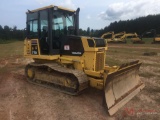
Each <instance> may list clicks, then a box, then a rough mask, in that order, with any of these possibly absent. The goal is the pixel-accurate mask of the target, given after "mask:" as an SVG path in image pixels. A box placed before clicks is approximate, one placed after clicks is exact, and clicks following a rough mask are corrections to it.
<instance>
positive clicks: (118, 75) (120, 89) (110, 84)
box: [104, 61, 145, 115]
mask: <svg viewBox="0 0 160 120" xmlns="http://www.w3.org/2000/svg"><path fill="white" fill-rule="evenodd" d="M140 66H141V63H139V61H135V62H131V63H128V64H123V65H121V66H120V67H119V69H118V70H117V71H116V72H113V73H109V74H108V76H107V79H106V83H105V88H104V90H105V99H106V103H107V107H108V112H109V114H110V115H113V114H114V113H116V112H117V111H118V109H120V108H121V107H122V106H123V105H125V104H126V103H127V102H128V101H129V100H131V99H132V98H133V97H134V96H135V95H136V94H138V92H139V91H140V90H141V89H143V88H144V86H145V85H144V84H143V83H142V82H141V81H140V77H139V75H138V72H139V67H140Z"/></svg>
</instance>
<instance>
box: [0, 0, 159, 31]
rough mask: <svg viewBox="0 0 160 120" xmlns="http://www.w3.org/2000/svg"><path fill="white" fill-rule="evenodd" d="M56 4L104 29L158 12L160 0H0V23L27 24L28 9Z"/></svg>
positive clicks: (82, 21)
mask: <svg viewBox="0 0 160 120" xmlns="http://www.w3.org/2000/svg"><path fill="white" fill-rule="evenodd" d="M48 5H57V6H62V7H66V8H70V9H74V10H76V9H77V8H78V7H79V8H80V28H82V29H83V30H87V28H88V27H90V29H103V28H104V27H106V26H108V25H109V24H110V23H111V22H114V21H119V20H130V19H135V18H137V17H141V16H147V15H153V14H160V0H1V4H0V16H1V17H0V25H2V26H4V25H8V26H9V27H13V26H17V28H18V29H24V28H25V26H26V12H27V9H29V10H33V9H37V8H40V7H44V6H48Z"/></svg>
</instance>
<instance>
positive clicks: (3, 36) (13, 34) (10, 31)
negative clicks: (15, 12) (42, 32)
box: [0, 25, 24, 40]
mask: <svg viewBox="0 0 160 120" xmlns="http://www.w3.org/2000/svg"><path fill="white" fill-rule="evenodd" d="M23 39H24V30H19V29H17V26H14V27H13V28H11V27H9V26H7V25H5V26H4V27H2V26H1V25H0V40H23Z"/></svg>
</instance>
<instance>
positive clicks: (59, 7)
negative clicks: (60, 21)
mask: <svg viewBox="0 0 160 120" xmlns="http://www.w3.org/2000/svg"><path fill="white" fill-rule="evenodd" d="M54 6H55V5H49V6H45V7H42V8H38V9H35V10H31V12H37V11H40V10H45V9H48V8H53V7H54ZM55 7H58V9H62V10H66V11H70V12H75V10H72V9H69V8H64V7H61V6H55ZM26 13H29V12H26Z"/></svg>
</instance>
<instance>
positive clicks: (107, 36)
mask: <svg viewBox="0 0 160 120" xmlns="http://www.w3.org/2000/svg"><path fill="white" fill-rule="evenodd" d="M113 37H114V31H110V32H106V33H104V34H103V35H102V36H101V38H103V39H105V41H106V42H107V43H112V42H113Z"/></svg>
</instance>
